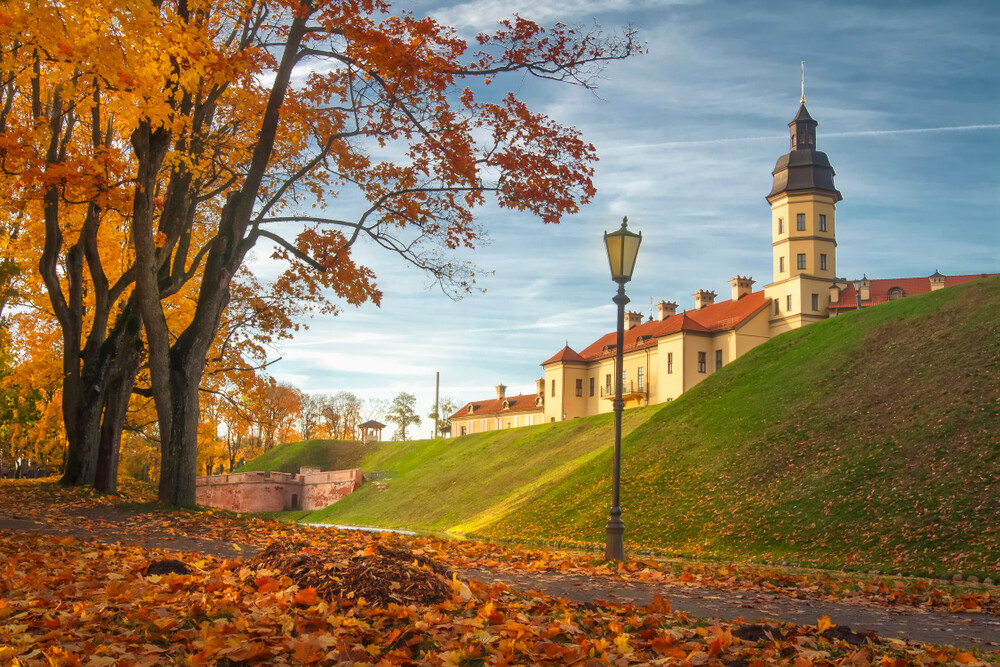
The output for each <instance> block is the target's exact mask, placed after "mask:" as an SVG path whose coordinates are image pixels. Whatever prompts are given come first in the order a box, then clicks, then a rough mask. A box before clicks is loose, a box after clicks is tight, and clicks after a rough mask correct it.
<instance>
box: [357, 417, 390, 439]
mask: <svg viewBox="0 0 1000 667" xmlns="http://www.w3.org/2000/svg"><path fill="white" fill-rule="evenodd" d="M384 428H385V424H383V423H382V422H377V421H375V420H374V419H369V420H368V421H366V422H365V423H364V424H358V432H359V433H360V434H361V444H362V445H367V444H368V443H369V442H381V441H382V429H384Z"/></svg>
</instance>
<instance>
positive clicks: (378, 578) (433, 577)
mask: <svg viewBox="0 0 1000 667" xmlns="http://www.w3.org/2000/svg"><path fill="white" fill-rule="evenodd" d="M246 567H250V568H254V569H256V570H257V576H256V578H255V581H254V584H255V585H256V586H257V588H258V590H261V589H264V588H268V587H272V588H273V587H277V586H281V582H280V580H279V581H275V579H274V578H273V576H274V574H276V575H277V576H279V577H287V579H288V580H289V582H290V583H293V584H295V585H296V586H298V587H299V588H300V589H303V590H311V591H315V594H316V595H317V596H318V597H319V598H322V599H325V600H327V601H333V600H338V601H344V600H361V599H363V600H365V601H366V602H367V603H368V604H374V605H377V606H380V607H385V606H387V605H389V604H398V605H404V606H406V605H410V604H416V605H434V604H440V603H442V602H445V601H446V600H450V599H451V596H452V593H453V589H452V585H450V584H449V583H448V580H447V578H446V574H447V571H446V570H445V568H444V566H442V565H441V564H439V563H437V562H435V561H433V560H431V559H430V558H427V557H426V556H423V555H420V554H413V553H411V552H409V551H402V550H400V549H394V548H392V547H388V546H386V545H384V544H382V543H380V542H375V543H373V544H369V545H368V546H367V547H365V548H364V549H358V550H356V551H355V552H354V553H353V554H351V555H347V554H345V553H344V550H343V549H336V550H330V549H322V550H319V549H316V548H315V547H311V546H310V545H309V544H307V543H306V542H293V543H287V542H272V543H271V544H270V545H269V546H268V547H267V548H266V549H265V550H264V551H263V552H261V553H259V554H258V555H256V556H254V557H253V558H250V559H249V560H247V561H246ZM284 587H287V584H286V585H285V586H284Z"/></svg>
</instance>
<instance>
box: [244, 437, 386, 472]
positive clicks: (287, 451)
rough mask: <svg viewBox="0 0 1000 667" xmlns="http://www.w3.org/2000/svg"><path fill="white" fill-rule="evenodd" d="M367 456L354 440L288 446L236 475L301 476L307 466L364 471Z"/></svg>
mask: <svg viewBox="0 0 1000 667" xmlns="http://www.w3.org/2000/svg"><path fill="white" fill-rule="evenodd" d="M367 453H368V452H367V451H366V450H364V449H362V447H361V445H360V444H359V443H358V442H356V441H354V440H304V441H302V442H286V443H284V444H282V445H278V446H277V447H275V448H274V449H269V450H268V451H266V452H264V453H263V454H261V455H260V456H258V457H257V458H255V459H254V460H252V461H248V462H247V463H246V464H245V465H244V466H243V467H241V468H237V469H236V470H235V471H234V472H255V471H267V470H278V471H281V472H292V473H297V472H298V471H299V468H301V467H303V466H309V467H319V468H322V469H323V470H346V469H348V468H358V467H361V461H362V459H363V458H364V456H365V455H366V454H367Z"/></svg>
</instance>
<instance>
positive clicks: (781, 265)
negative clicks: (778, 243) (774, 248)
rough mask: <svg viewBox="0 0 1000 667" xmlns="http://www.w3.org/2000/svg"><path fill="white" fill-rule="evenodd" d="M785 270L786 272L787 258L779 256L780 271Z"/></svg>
mask: <svg viewBox="0 0 1000 667" xmlns="http://www.w3.org/2000/svg"><path fill="white" fill-rule="evenodd" d="M784 272H785V258H784V257H779V258H778V273H784Z"/></svg>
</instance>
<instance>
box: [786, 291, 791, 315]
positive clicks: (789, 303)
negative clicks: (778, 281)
mask: <svg viewBox="0 0 1000 667" xmlns="http://www.w3.org/2000/svg"><path fill="white" fill-rule="evenodd" d="M785 310H787V311H788V312H792V295H791V294H787V295H785Z"/></svg>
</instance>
